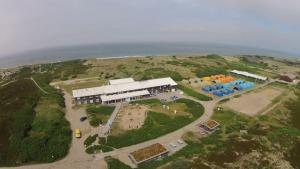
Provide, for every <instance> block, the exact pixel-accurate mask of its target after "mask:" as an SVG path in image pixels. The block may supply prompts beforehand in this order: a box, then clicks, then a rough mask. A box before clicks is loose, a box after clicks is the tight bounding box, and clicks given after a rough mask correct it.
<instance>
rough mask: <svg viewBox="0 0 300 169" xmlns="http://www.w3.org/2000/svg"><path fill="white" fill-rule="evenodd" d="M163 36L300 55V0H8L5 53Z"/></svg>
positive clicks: (1, 30) (0, 46)
mask: <svg viewBox="0 0 300 169" xmlns="http://www.w3.org/2000/svg"><path fill="white" fill-rule="evenodd" d="M161 41H163V42H173V41H177V42H178V41H179V42H203V43H222V44H234V45H243V46H252V47H261V48H269V49H275V50H281V51H286V52H293V53H296V54H300V0H285V1H283V0H0V56H4V55H8V54H13V53H18V52H22V51H27V50H32V49H39V48H48V47H57V46H70V45H80V44H93V43H115V42H161Z"/></svg>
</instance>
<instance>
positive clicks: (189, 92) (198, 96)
mask: <svg viewBox="0 0 300 169" xmlns="http://www.w3.org/2000/svg"><path fill="white" fill-rule="evenodd" d="M177 87H178V89H180V90H182V91H183V92H184V93H185V94H187V95H189V96H192V97H194V98H196V99H198V100H201V101H209V100H212V98H211V97H209V96H206V95H204V94H201V93H198V92H196V91H194V90H193V89H191V88H189V87H185V86H183V85H180V84H178V86H177Z"/></svg>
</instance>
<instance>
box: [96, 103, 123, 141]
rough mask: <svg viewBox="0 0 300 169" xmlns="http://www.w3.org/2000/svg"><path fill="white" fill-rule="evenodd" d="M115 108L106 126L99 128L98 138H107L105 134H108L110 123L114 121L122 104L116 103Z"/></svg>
mask: <svg viewBox="0 0 300 169" xmlns="http://www.w3.org/2000/svg"><path fill="white" fill-rule="evenodd" d="M115 106H116V107H115V109H114V111H113V113H112V114H111V115H110V117H109V119H108V120H107V122H106V124H105V125H104V126H102V127H100V129H99V133H98V135H99V137H105V136H107V134H108V133H109V130H110V125H112V123H113V122H114V120H115V119H116V117H117V114H118V112H119V111H120V109H121V107H122V103H117V104H115ZM110 123H111V124H110Z"/></svg>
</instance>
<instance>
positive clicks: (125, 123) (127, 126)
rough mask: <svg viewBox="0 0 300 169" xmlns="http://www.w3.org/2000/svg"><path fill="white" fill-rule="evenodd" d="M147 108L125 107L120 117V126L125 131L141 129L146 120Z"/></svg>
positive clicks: (130, 105)
mask: <svg viewBox="0 0 300 169" xmlns="http://www.w3.org/2000/svg"><path fill="white" fill-rule="evenodd" d="M146 111H147V107H146V106H142V105H132V104H128V105H124V106H123V107H122V109H121V111H120V112H119V113H120V116H119V118H120V119H119V126H120V127H121V129H123V130H131V129H137V128H140V127H141V126H142V125H143V124H144V121H145V118H146Z"/></svg>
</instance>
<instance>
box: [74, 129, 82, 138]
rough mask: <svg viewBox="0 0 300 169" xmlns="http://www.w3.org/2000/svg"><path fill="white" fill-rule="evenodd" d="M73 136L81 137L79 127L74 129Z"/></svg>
mask: <svg viewBox="0 0 300 169" xmlns="http://www.w3.org/2000/svg"><path fill="white" fill-rule="evenodd" d="M75 137H76V138H80V137H81V131H80V129H76V130H75Z"/></svg>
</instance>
